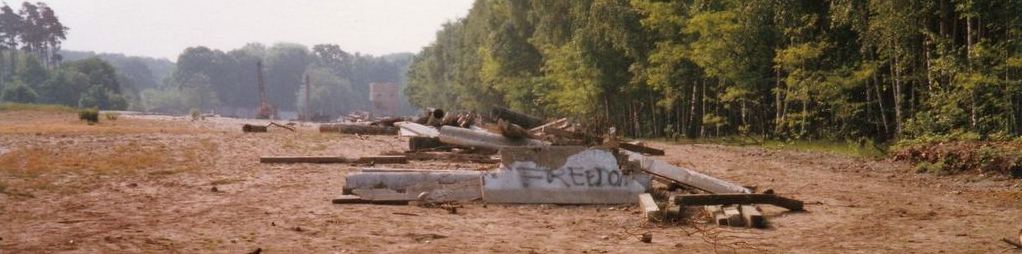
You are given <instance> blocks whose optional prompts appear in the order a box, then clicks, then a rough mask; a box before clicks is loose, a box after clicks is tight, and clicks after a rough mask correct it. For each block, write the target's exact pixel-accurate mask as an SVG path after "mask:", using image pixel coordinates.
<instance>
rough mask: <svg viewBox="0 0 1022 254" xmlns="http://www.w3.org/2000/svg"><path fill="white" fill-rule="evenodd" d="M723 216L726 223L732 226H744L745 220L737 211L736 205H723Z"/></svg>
mask: <svg viewBox="0 0 1022 254" xmlns="http://www.w3.org/2000/svg"><path fill="white" fill-rule="evenodd" d="M724 217H726V218H727V225H728V226H732V227H744V226H745V220H744V219H742V213H741V212H739V211H738V207H737V206H725V207H724Z"/></svg>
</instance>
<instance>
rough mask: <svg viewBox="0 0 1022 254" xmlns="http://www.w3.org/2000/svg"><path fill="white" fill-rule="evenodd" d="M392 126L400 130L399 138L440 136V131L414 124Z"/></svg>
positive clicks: (403, 123)
mask: <svg viewBox="0 0 1022 254" xmlns="http://www.w3.org/2000/svg"><path fill="white" fill-rule="evenodd" d="M394 125H395V126H397V127H398V128H401V130H400V134H401V136H406V137H426V138H436V137H438V136H440V130H437V129H436V128H433V127H430V126H426V125H422V124H418V123H414V122H398V123H395V124H394Z"/></svg>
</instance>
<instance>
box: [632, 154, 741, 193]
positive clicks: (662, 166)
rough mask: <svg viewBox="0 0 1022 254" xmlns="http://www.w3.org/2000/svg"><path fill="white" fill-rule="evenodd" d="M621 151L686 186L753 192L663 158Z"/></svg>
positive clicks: (656, 174) (633, 160)
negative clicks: (672, 163)
mask: <svg viewBox="0 0 1022 254" xmlns="http://www.w3.org/2000/svg"><path fill="white" fill-rule="evenodd" d="M621 153H623V154H625V155H626V156H627V157H628V161H629V162H632V163H636V164H638V165H639V167H640V168H641V169H642V170H643V171H646V172H647V173H650V174H653V175H655V176H659V177H663V178H665V179H668V180H671V181H675V182H677V183H679V184H682V185H685V186H689V187H692V188H696V189H700V190H703V191H706V192H709V193H752V191H751V190H749V189H748V188H745V187H742V186H741V185H738V184H734V183H731V182H728V181H724V180H721V179H717V178H715V177H712V176H708V175H705V174H702V173H699V172H696V171H693V170H689V169H685V168H681V167H677V166H674V165H671V164H668V163H667V162H664V161H661V160H657V159H653V158H647V157H646V156H644V155H641V154H639V153H635V152H630V151H621Z"/></svg>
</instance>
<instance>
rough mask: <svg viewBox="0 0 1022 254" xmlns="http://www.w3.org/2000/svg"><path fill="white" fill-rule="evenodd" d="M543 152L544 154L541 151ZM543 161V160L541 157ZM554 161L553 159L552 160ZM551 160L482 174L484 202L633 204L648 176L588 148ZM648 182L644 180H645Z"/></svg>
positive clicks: (512, 163)
mask: <svg viewBox="0 0 1022 254" xmlns="http://www.w3.org/2000/svg"><path fill="white" fill-rule="evenodd" d="M540 154H543V153H540ZM541 161H542V160H541ZM550 161H552V160H550ZM550 161H546V162H542V164H541V163H538V162H536V161H515V162H511V163H509V164H510V165H507V166H506V167H503V168H501V169H500V170H498V171H496V172H493V173H487V174H484V175H483V201H486V202H489V203H519V204H634V203H637V202H638V200H637V199H636V198H635V197H636V195H638V194H640V193H643V192H645V191H646V189H647V188H646V186H649V181H650V178H649V177H643V176H636V175H625V174H623V173H622V171H621V169H619V168H618V164H617V159H616V158H615V157H614V155H613V154H612V153H611V152H609V151H607V150H602V149H587V150H583V151H581V152H578V153H575V154H572V155H570V156H567V158H566V159H565V160H564V163H562V164H561V165H560V166H559V167H556V168H552V167H549V165H556V164H558V163H552V162H550ZM643 182H645V183H643Z"/></svg>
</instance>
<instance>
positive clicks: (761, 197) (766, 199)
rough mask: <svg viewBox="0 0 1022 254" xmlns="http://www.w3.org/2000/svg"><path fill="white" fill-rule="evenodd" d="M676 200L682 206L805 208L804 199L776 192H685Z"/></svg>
mask: <svg viewBox="0 0 1022 254" xmlns="http://www.w3.org/2000/svg"><path fill="white" fill-rule="evenodd" d="M674 200H675V202H677V204H678V205H682V206H706V205H749V204H767V205H775V206H779V207H783V208H785V209H788V210H791V211H803V208H804V204H803V203H802V201H799V200H795V199H790V198H785V197H781V196H777V195H774V194H750V193H728V194H685V195H676V196H675V199H674Z"/></svg>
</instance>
